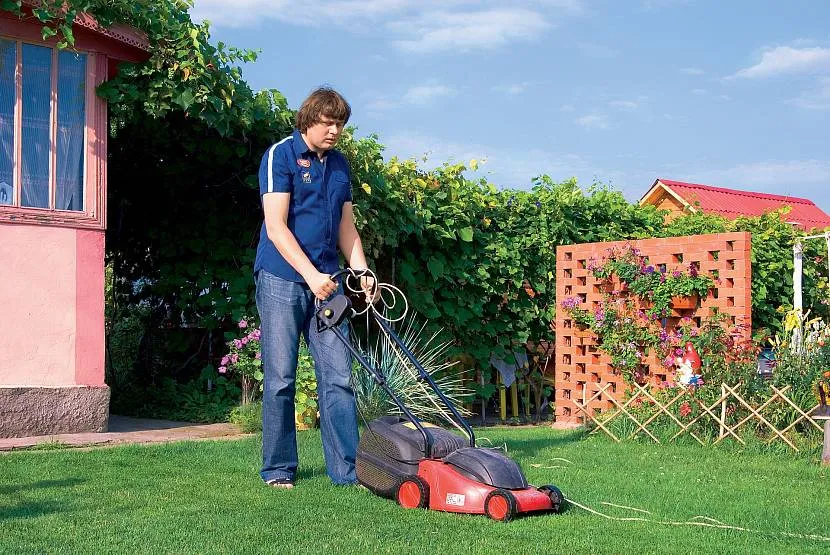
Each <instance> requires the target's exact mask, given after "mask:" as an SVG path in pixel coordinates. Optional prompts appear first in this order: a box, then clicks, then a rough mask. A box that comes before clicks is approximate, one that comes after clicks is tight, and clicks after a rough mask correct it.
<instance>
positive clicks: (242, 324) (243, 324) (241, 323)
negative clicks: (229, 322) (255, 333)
mask: <svg viewBox="0 0 830 555" xmlns="http://www.w3.org/2000/svg"><path fill="white" fill-rule="evenodd" d="M247 327H248V321H247V320H246V319H245V318H243V319H241V320H240V321H239V329H241V330H244V329H245V328H247Z"/></svg>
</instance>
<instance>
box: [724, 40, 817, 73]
mask: <svg viewBox="0 0 830 555" xmlns="http://www.w3.org/2000/svg"><path fill="white" fill-rule="evenodd" d="M823 70H830V48H821V47H818V46H816V47H811V48H793V47H791V46H778V47H775V48H769V49H767V50H765V51H764V52H763V54H761V60H760V61H759V62H758V63H757V64H755V65H754V66H751V67H748V68H744V69H742V70H740V71H738V72H737V73H736V74H735V75H734V76H733V78H737V77H742V78H745V79H757V78H763V77H772V76H775V75H781V74H792V73H814V72H820V71H823Z"/></svg>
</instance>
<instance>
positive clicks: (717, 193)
mask: <svg viewBox="0 0 830 555" xmlns="http://www.w3.org/2000/svg"><path fill="white" fill-rule="evenodd" d="M657 182H659V183H662V184H663V185H664V186H666V187H668V188H669V189H671V190H672V191H674V193H675V194H677V196H679V197H681V198H682V199H683V200H684V201H686V202H688V203H689V204H690V205H692V206H693V207H698V206H697V203H700V206H699V209H700V210H702V211H703V212H706V213H714V214H720V215H722V216H724V217H726V218H729V219H735V218H737V217H738V216H760V215H761V214H764V213H765V212H770V211H772V210H778V209H780V208H782V207H783V206H790V207H791V208H792V210H791V211H790V212H789V213H788V214H787V215H786V216H785V217H786V219H787V221H788V222H792V223H795V224H797V225H798V226H799V227H801V228H802V229H806V230H809V229H815V228H818V229H824V228H826V227H830V216H828V215H827V214H826V213H825V212H824V211H823V210H822V209H821V208H819V207H818V206H816V205H815V203H814V202H813V201H811V200H807V199H804V198H798V197H791V196H785V195H770V194H767V193H753V192H751V191H740V190H736V189H725V188H722V187H712V186H710V185H700V184H698V183H685V182H683V181H672V180H669V179H658V180H657ZM655 184H656V183H655Z"/></svg>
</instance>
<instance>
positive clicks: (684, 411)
mask: <svg viewBox="0 0 830 555" xmlns="http://www.w3.org/2000/svg"><path fill="white" fill-rule="evenodd" d="M690 414H692V406H691V405H690V404H689V401H683V404H682V405H680V416H682V417H683V418H686V417H687V416H689V415H690Z"/></svg>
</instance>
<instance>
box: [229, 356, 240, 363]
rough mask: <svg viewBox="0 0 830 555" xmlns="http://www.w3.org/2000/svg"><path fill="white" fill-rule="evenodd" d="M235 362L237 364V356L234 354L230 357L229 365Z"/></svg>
mask: <svg viewBox="0 0 830 555" xmlns="http://www.w3.org/2000/svg"><path fill="white" fill-rule="evenodd" d="M237 362H239V355H238V354H236V353H234V354H232V355H231V364H236V363H237Z"/></svg>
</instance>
